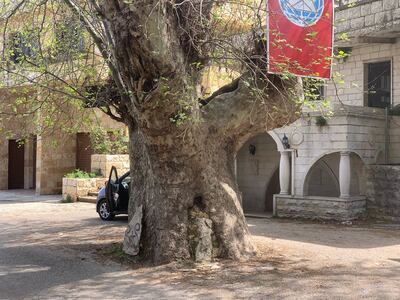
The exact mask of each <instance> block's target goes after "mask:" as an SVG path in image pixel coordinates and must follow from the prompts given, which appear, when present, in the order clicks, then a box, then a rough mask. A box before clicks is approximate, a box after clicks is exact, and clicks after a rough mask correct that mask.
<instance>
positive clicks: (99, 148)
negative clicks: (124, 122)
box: [90, 128, 129, 154]
mask: <svg viewBox="0 0 400 300" xmlns="http://www.w3.org/2000/svg"><path fill="white" fill-rule="evenodd" d="M90 142H91V146H92V149H93V151H94V153H96V154H128V146H129V138H128V136H126V134H125V132H124V131H123V130H114V131H106V130H104V129H102V128H98V129H96V130H93V131H92V132H91V133H90Z"/></svg>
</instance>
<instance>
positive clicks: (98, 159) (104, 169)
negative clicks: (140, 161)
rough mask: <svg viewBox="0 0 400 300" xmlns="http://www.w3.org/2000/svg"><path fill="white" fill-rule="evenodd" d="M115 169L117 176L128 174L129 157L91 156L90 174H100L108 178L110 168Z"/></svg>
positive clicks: (115, 155) (112, 155) (120, 155)
mask: <svg viewBox="0 0 400 300" xmlns="http://www.w3.org/2000/svg"><path fill="white" fill-rule="evenodd" d="M112 166H115V167H116V168H117V172H118V176H121V175H123V174H124V173H126V172H128V171H129V169H130V167H129V155H128V154H93V155H92V167H91V168H92V172H93V173H97V172H100V173H101V175H102V176H104V177H108V176H109V174H110V171H111V167H112Z"/></svg>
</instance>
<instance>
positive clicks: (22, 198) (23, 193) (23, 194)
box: [0, 190, 61, 204]
mask: <svg viewBox="0 0 400 300" xmlns="http://www.w3.org/2000/svg"><path fill="white" fill-rule="evenodd" d="M60 200H61V195H40V196H38V195H36V194H35V191H34V190H0V204H1V203H4V202H5V201H7V202H10V201H12V202H38V201H60Z"/></svg>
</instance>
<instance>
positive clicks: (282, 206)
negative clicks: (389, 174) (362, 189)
mask: <svg viewBox="0 0 400 300" xmlns="http://www.w3.org/2000/svg"><path fill="white" fill-rule="evenodd" d="M365 213H366V200H365V197H351V198H348V199H342V198H327V197H310V196H308V197H306V198H305V197H300V196H284V195H274V215H275V216H277V217H285V218H302V219H312V220H335V221H350V220H354V219H358V218H360V217H363V216H365Z"/></svg>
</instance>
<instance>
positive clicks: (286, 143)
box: [282, 133, 290, 149]
mask: <svg viewBox="0 0 400 300" xmlns="http://www.w3.org/2000/svg"><path fill="white" fill-rule="evenodd" d="M282 145H283V149H290V145H289V139H288V137H287V136H286V134H285V133H284V134H283V138H282Z"/></svg>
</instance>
